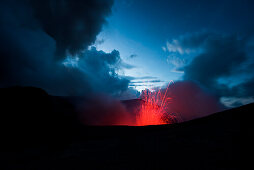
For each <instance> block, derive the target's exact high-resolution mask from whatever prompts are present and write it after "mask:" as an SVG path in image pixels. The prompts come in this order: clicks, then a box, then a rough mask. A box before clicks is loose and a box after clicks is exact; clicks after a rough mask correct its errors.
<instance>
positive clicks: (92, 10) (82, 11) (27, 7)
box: [0, 0, 129, 95]
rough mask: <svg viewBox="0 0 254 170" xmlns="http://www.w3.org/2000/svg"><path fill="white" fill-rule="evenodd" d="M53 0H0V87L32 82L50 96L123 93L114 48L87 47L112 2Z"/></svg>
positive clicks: (124, 85) (124, 86) (123, 82)
mask: <svg viewBox="0 0 254 170" xmlns="http://www.w3.org/2000/svg"><path fill="white" fill-rule="evenodd" d="M57 2H58V3H56V1H48V0H46V1H18V0H17V1H1V2H0V39H1V41H0V57H1V58H0V59H1V62H0V87H8V86H16V85H20V86H35V87H40V88H43V89H45V90H46V91H47V92H48V93H50V94H53V95H89V94H91V93H95V92H98V93H100V92H101V93H106V94H110V95H120V94H121V93H122V92H123V91H126V90H127V89H128V83H129V80H128V79H126V78H124V77H121V76H118V74H117V73H118V70H119V69H121V65H120V63H122V60H121V57H120V54H119V52H118V51H117V50H113V51H112V52H110V53H105V52H103V51H98V50H97V49H96V48H95V47H91V45H92V44H93V42H94V40H95V38H96V35H97V33H98V32H99V31H100V29H101V27H102V26H103V24H104V23H105V20H106V16H108V14H109V13H110V11H111V6H112V1H110V0H109V1H106V0H105V1H104V0H95V1H94V0H93V1H87V0H84V1H70V0H67V1H57ZM88 46H90V48H87V47H88Z"/></svg>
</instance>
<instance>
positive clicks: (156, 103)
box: [136, 84, 172, 126]
mask: <svg viewBox="0 0 254 170" xmlns="http://www.w3.org/2000/svg"><path fill="white" fill-rule="evenodd" d="M169 85H170V84H169ZM169 85H168V87H169ZM168 87H167V88H166V90H165V92H164V94H163V93H162V92H161V90H159V91H153V92H151V91H150V90H144V91H143V92H142V95H141V98H142V99H143V100H144V103H143V104H142V105H141V108H140V111H139V113H138V114H137V116H136V125H137V126H146V125H161V124H168V123H171V122H170V121H169V120H171V117H170V116H172V115H170V114H169V113H167V103H168V102H170V100H171V98H170V97H167V92H168Z"/></svg>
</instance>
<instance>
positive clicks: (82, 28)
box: [29, 0, 113, 57]
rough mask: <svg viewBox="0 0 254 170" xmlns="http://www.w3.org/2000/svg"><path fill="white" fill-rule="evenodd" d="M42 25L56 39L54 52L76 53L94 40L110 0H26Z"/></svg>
mask: <svg viewBox="0 0 254 170" xmlns="http://www.w3.org/2000/svg"><path fill="white" fill-rule="evenodd" d="M29 2H30V3H29V5H30V6H31V7H32V11H33V14H34V16H35V17H36V19H37V21H38V22H39V25H40V26H41V28H42V29H43V30H44V31H45V32H46V33H47V34H48V35H49V36H50V37H52V38H53V39H54V40H55V42H56V52H57V56H59V57H63V56H64V55H65V54H66V53H70V54H72V55H73V54H76V53H78V52H80V51H82V50H84V49H86V48H87V47H88V46H89V45H91V44H92V43H94V42H95V40H96V36H97V34H98V33H99V32H100V31H101V28H102V25H103V24H104V23H105V22H106V16H108V15H109V14H110V13H111V6H112V5H113V0H80V1H73V0H60V1H57V0H53V1H52V0H37V1H29Z"/></svg>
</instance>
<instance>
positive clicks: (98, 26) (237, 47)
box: [0, 0, 254, 106]
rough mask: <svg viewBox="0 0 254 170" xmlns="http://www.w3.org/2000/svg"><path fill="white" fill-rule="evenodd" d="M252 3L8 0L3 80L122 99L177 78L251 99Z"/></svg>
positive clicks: (234, 100) (220, 95)
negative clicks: (107, 95)
mask: <svg viewBox="0 0 254 170" xmlns="http://www.w3.org/2000/svg"><path fill="white" fill-rule="evenodd" d="M253 9H254V2H253V1H251V0H249V1H247V0H207V1H203V0H191V1H190V0H188V1H187V0H177V1H173V0H172V1H171V0H157V1H152V0H115V2H113V0H77V1H72V0H60V1H56V0H36V1H32V0H2V1H1V2H0V40H1V41H0V57H1V63H0V87H9V86H15V85H21V86H36V87H40V88H43V89H45V90H46V91H47V92H48V93H50V94H53V95H63V96H66V95H71V96H73V95H88V94H90V93H93V94H94V93H106V94H110V95H113V96H116V97H119V98H121V99H123V98H135V97H136V93H137V90H138V91H141V90H143V89H145V88H156V87H160V86H165V85H166V84H167V83H168V82H170V81H171V80H173V81H174V82H192V83H195V84H196V85H197V86H198V87H199V88H200V89H202V91H204V92H205V93H209V95H213V96H215V97H216V98H217V99H218V100H219V101H220V102H221V103H222V104H224V105H225V106H238V105H242V104H246V103H249V102H253V101H254V90H253V87H254V37H253V30H254V22H253V18H254V12H253ZM183 84H184V83H183ZM183 87H184V86H183Z"/></svg>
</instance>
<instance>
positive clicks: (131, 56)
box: [129, 54, 138, 58]
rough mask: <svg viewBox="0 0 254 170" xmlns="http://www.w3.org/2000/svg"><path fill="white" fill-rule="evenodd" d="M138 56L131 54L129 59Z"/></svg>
mask: <svg viewBox="0 0 254 170" xmlns="http://www.w3.org/2000/svg"><path fill="white" fill-rule="evenodd" d="M137 56H138V55H137V54H132V55H130V56H129V58H136V57H137Z"/></svg>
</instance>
